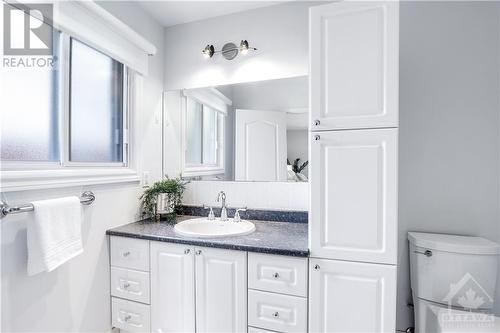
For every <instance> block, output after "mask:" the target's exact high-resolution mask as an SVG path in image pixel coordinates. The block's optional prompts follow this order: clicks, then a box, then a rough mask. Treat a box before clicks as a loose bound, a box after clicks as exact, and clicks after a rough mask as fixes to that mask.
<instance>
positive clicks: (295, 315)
mask: <svg viewBox="0 0 500 333" xmlns="http://www.w3.org/2000/svg"><path fill="white" fill-rule="evenodd" d="M248 324H249V325H251V326H255V327H260V328H264V329H269V330H273V331H279V332H306V331H307V299H306V298H302V297H296V296H288V295H280V294H274V293H267V292H263V291H257V290H249V291H248Z"/></svg>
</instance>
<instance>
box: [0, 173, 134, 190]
mask: <svg viewBox="0 0 500 333" xmlns="http://www.w3.org/2000/svg"><path fill="white" fill-rule="evenodd" d="M0 178H1V191H2V192H14V191H27V190H38V189H46V188H58V187H70V186H83V185H99V184H114V183H139V181H140V179H139V177H138V175H137V172H136V171H135V170H132V169H128V168H109V169H97V168H96V169H76V168H75V169H70V170H69V169H64V170H15V171H1V177H0Z"/></svg>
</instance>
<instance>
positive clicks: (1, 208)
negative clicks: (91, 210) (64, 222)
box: [0, 191, 95, 219]
mask: <svg viewBox="0 0 500 333" xmlns="http://www.w3.org/2000/svg"><path fill="white" fill-rule="evenodd" d="M94 200H95V194H94V193H93V192H92V191H85V192H83V193H82V196H81V197H80V203H81V204H82V205H90V204H91V203H93V202H94ZM34 209H35V207H33V205H32V204H26V205H19V206H9V205H8V204H6V203H5V202H3V201H0V219H1V218H3V217H5V216H7V215H9V214H17V213H24V212H31V211H33V210H34Z"/></svg>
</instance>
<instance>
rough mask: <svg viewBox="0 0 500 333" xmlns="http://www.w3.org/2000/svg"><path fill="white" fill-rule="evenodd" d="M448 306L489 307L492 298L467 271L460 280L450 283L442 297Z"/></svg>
mask: <svg viewBox="0 0 500 333" xmlns="http://www.w3.org/2000/svg"><path fill="white" fill-rule="evenodd" d="M443 302H446V303H447V304H448V307H450V308H451V307H453V306H461V307H462V308H464V310H468V311H471V310H477V309H484V308H490V307H492V305H493V298H492V297H491V296H490V295H488V293H487V292H486V291H485V290H484V289H483V287H482V286H481V285H480V284H479V283H478V282H477V281H476V279H474V277H473V276H472V275H470V274H469V273H467V274H465V275H464V276H463V277H462V278H461V279H460V281H458V282H457V283H452V284H451V285H450V291H449V292H448V294H447V295H446V296H445V298H444V299H443Z"/></svg>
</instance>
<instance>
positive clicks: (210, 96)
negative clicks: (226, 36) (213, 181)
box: [181, 88, 232, 177]
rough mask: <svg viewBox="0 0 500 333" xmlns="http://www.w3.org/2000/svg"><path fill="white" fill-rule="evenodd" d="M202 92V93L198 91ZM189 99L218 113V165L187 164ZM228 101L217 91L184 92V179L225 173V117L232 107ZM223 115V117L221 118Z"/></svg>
mask: <svg viewBox="0 0 500 333" xmlns="http://www.w3.org/2000/svg"><path fill="white" fill-rule="evenodd" d="M198 92H200V91H198ZM188 98H190V99H193V100H195V101H196V102H198V103H200V104H201V105H203V106H205V105H206V106H208V107H209V108H211V109H213V110H214V111H215V112H217V113H218V115H217V116H218V117H217V119H218V128H217V130H218V139H217V146H216V149H217V164H216V165H189V164H187V162H186V151H187V138H186V136H187V130H186V126H187V100H188ZM231 104H232V102H231V101H230V100H228V99H227V98H226V97H225V96H224V95H222V94H221V93H220V92H219V91H218V90H216V89H211V88H208V89H203V91H202V92H201V93H197V92H195V91H187V90H186V91H183V95H182V98H181V148H182V149H181V155H182V156H181V176H182V177H199V176H214V175H221V174H224V173H225V171H226V170H225V160H224V158H225V148H226V147H225V130H226V126H225V117H227V110H226V106H227V105H231ZM219 115H222V117H219Z"/></svg>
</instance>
